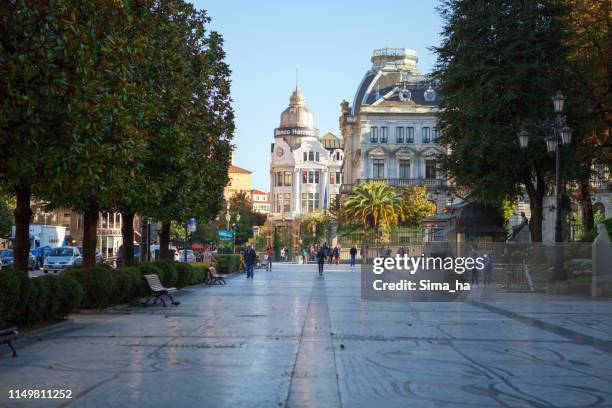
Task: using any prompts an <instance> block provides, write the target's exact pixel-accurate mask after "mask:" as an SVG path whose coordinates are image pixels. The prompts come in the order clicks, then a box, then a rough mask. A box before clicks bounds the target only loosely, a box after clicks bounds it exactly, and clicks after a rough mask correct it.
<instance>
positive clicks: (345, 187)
mask: <svg viewBox="0 0 612 408" xmlns="http://www.w3.org/2000/svg"><path fill="white" fill-rule="evenodd" d="M367 182H373V183H381V184H389V185H391V186H393V187H415V186H425V187H429V188H439V187H444V186H446V180H444V179H427V178H415V179H408V178H384V179H377V178H372V179H358V180H357V183H356V184H342V185H341V186H340V193H344V194H346V193H350V192H351V191H353V188H355V187H357V186H358V185H359V184H363V183H367Z"/></svg>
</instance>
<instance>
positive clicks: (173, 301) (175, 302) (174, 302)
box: [166, 293, 179, 306]
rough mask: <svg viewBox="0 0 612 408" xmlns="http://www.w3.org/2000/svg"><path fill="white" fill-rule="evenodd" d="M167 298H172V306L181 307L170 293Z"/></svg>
mask: <svg viewBox="0 0 612 408" xmlns="http://www.w3.org/2000/svg"><path fill="white" fill-rule="evenodd" d="M166 296H168V297H169V298H170V300H171V301H172V304H173V305H174V306H178V305H179V302H177V301H175V300H174V299H173V298H172V295H170V294H169V293H168V294H167V295H166Z"/></svg>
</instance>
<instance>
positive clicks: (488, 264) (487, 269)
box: [484, 254, 493, 286]
mask: <svg viewBox="0 0 612 408" xmlns="http://www.w3.org/2000/svg"><path fill="white" fill-rule="evenodd" d="M492 273H493V258H492V257H491V254H484V284H485V286H486V285H490V284H491V275H492Z"/></svg>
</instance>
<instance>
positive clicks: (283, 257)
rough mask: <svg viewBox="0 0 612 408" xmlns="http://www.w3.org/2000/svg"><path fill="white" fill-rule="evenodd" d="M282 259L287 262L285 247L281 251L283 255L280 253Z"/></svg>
mask: <svg viewBox="0 0 612 408" xmlns="http://www.w3.org/2000/svg"><path fill="white" fill-rule="evenodd" d="M280 256H281V259H282V260H283V262H285V247H283V248H282V249H281V253H280Z"/></svg>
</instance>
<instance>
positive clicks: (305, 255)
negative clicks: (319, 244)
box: [302, 248, 308, 264]
mask: <svg viewBox="0 0 612 408" xmlns="http://www.w3.org/2000/svg"><path fill="white" fill-rule="evenodd" d="M302 263H303V264H306V263H308V249H306V248H303V249H302Z"/></svg>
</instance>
